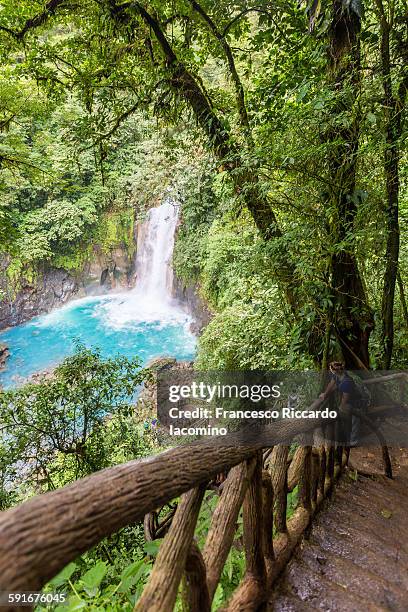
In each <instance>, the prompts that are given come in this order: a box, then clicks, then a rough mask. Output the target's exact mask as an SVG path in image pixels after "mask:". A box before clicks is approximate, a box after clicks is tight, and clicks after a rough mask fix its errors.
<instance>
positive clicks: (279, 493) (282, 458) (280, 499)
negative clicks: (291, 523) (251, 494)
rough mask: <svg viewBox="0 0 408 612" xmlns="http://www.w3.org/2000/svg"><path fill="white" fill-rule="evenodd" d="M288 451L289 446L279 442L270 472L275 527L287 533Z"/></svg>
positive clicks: (274, 452) (274, 451) (273, 454)
mask: <svg viewBox="0 0 408 612" xmlns="http://www.w3.org/2000/svg"><path fill="white" fill-rule="evenodd" d="M288 453H289V447H288V446H283V445H282V444H279V445H278V446H275V447H274V449H273V451H272V458H271V462H270V472H271V479H272V487H273V496H274V499H275V529H276V531H277V532H278V533H286V532H287V525H286V512H287V504H288Z"/></svg>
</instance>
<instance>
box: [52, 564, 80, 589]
mask: <svg viewBox="0 0 408 612" xmlns="http://www.w3.org/2000/svg"><path fill="white" fill-rule="evenodd" d="M76 569H77V565H76V564H75V563H69V564H68V565H67V566H66V567H64V569H63V570H62V571H61V572H60V573H59V574H57V575H56V576H55V577H54V578H53V579H52V580H50V582H49V584H52V585H53V586H55V587H57V586H60V585H61V584H64V582H67V581H68V580H69V579H70V578H71V576H72V574H73V573H74V572H75V570H76Z"/></svg>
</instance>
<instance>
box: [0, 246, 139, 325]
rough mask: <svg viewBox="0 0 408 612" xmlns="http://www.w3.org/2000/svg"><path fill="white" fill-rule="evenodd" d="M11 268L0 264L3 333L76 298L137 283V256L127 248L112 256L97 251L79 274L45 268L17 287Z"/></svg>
mask: <svg viewBox="0 0 408 612" xmlns="http://www.w3.org/2000/svg"><path fill="white" fill-rule="evenodd" d="M9 265H10V259H9V258H3V259H2V260H0V329H5V328H6V327H10V326H13V325H20V324H21V323H24V322H25V321H28V320H29V319H31V318H33V317H35V316H37V315H40V314H45V313H47V312H50V311H51V310H53V309H54V308H58V307H60V306H63V305H64V304H66V303H67V302H68V301H70V300H72V299H74V298H79V297H83V296H85V295H95V294H98V293H104V292H105V291H109V290H112V289H120V288H130V287H132V286H133V284H134V281H135V255H132V254H129V253H128V252H127V250H126V248H125V247H123V248H122V247H117V248H116V249H114V250H113V251H111V252H110V253H109V254H105V253H103V252H102V250H101V249H100V248H99V247H95V249H94V253H93V255H92V257H91V258H90V261H89V262H87V263H86V264H85V265H84V268H83V270H82V271H80V272H76V273H70V272H67V271H66V270H63V269H58V268H53V267H51V266H47V265H42V266H41V267H40V268H39V269H38V270H37V271H36V274H35V276H34V277H33V278H29V277H26V278H25V277H24V276H23V277H22V278H20V279H19V283H18V287H15V286H14V284H13V282H12V281H10V280H9V278H8V275H7V268H8V266H9Z"/></svg>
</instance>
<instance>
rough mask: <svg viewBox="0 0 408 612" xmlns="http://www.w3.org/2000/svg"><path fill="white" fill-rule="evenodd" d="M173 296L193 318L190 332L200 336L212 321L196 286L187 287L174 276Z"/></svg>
mask: <svg viewBox="0 0 408 612" xmlns="http://www.w3.org/2000/svg"><path fill="white" fill-rule="evenodd" d="M173 295H174V297H175V298H176V299H177V300H179V301H180V302H181V304H182V305H183V306H184V308H185V309H186V311H187V312H188V313H189V314H190V315H191V316H192V317H193V319H194V322H193V325H192V332H193V333H195V334H200V333H201V332H202V330H203V329H204V327H205V326H206V325H208V323H209V322H210V321H211V319H212V316H213V315H212V312H211V311H210V309H209V308H208V306H207V304H206V303H205V301H204V300H203V299H202V298H201V297H200V295H199V291H198V287H197V286H196V285H188V286H187V287H186V286H185V285H184V284H183V283H182V282H181V280H180V279H178V278H177V277H176V276H175V277H174V279H173Z"/></svg>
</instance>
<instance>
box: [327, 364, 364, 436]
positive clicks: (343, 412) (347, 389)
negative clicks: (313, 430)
mask: <svg viewBox="0 0 408 612" xmlns="http://www.w3.org/2000/svg"><path fill="white" fill-rule="evenodd" d="M329 370H330V375H331V380H330V382H329V384H328V386H327V389H326V391H325V392H324V393H322V394H321V395H320V398H321V399H327V398H328V397H329V396H330V395H331V394H332V393H333V392H334V391H335V390H336V389H337V391H338V392H339V393H340V395H341V399H340V406H339V417H340V432H339V436H338V441H339V442H340V444H342V443H343V444H345V445H346V446H357V444H358V434H359V430H360V419H359V417H358V416H357V415H356V412H359V411H360V410H361V409H362V408H363V401H362V397H361V393H360V391H359V389H358V387H357V384H356V383H355V381H354V380H353V379H352V377H351V376H350V375H349V373H348V372H347V370H346V369H345V365H344V363H342V362H341V361H332V362H331V363H330V365H329Z"/></svg>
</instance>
